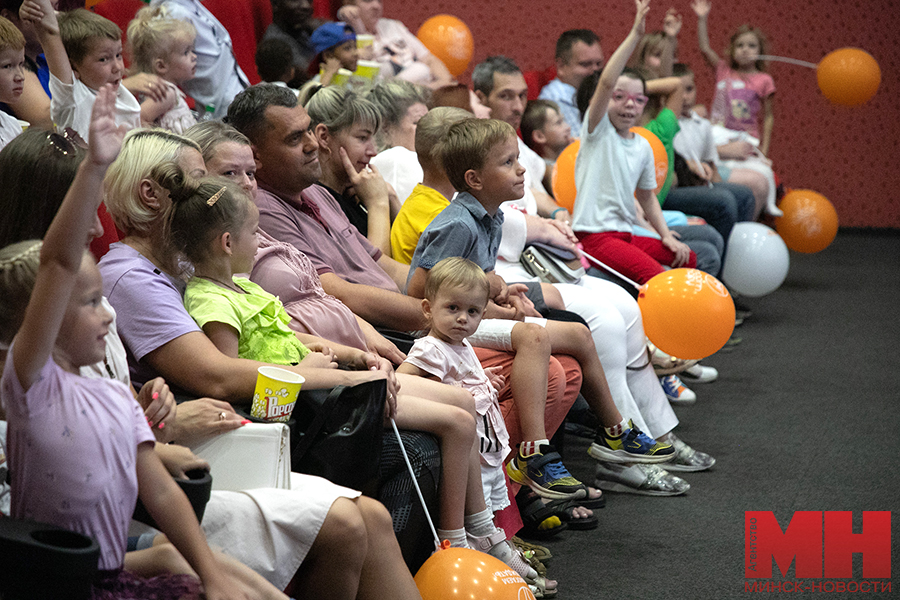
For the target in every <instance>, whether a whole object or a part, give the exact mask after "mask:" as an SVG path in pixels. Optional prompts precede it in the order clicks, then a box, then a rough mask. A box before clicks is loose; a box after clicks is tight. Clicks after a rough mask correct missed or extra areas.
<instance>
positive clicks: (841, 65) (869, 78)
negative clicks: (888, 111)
mask: <svg viewBox="0 0 900 600" xmlns="http://www.w3.org/2000/svg"><path fill="white" fill-rule="evenodd" d="M816 79H817V80H818V82H819V89H820V90H822V93H823V94H824V95H825V97H826V98H828V99H829V100H831V101H832V102H833V103H835V104H840V105H842V106H859V105H860V104H863V103H865V102H868V101H869V99H870V98H871V97H872V96H874V95H875V92H877V91H878V86H879V85H881V68H879V66H878V62H877V61H876V60H875V59H874V58H873V57H872V55H871V54H869V53H868V52H866V51H865V50H860V49H859V48H841V49H840V50H835V51H834V52H830V53H829V54H827V55H825V58H823V59H822V60H820V61H819V65H818V67H816Z"/></svg>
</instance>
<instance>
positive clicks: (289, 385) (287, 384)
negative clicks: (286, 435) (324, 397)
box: [250, 367, 305, 423]
mask: <svg viewBox="0 0 900 600" xmlns="http://www.w3.org/2000/svg"><path fill="white" fill-rule="evenodd" d="M258 371H259V375H257V377H256V391H255V392H253V404H252V405H251V406H250V414H251V415H252V416H254V417H256V418H257V419H263V420H266V421H273V422H279V423H284V422H287V421H288V420H289V419H290V418H291V413H292V412H293V410H294V403H295V402H297V394H299V393H300V386H301V385H303V382H304V381H305V379H303V377H302V376H301V375H297V374H296V373H294V372H293V371H288V370H287V369H279V368H278V367H260V368H259V369H258Z"/></svg>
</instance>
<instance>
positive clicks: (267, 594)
mask: <svg viewBox="0 0 900 600" xmlns="http://www.w3.org/2000/svg"><path fill="white" fill-rule="evenodd" d="M213 556H215V557H216V560H217V561H218V562H219V565H221V566H222V568H223V569H228V571H229V572H230V573H231V574H232V575H234V576H235V577H236V578H237V579H238V580H240V582H241V583H243V584H244V585H245V586H246V587H247V588H248V589H250V590H252V591H253V597H254V598H268V599H270V600H287V596H286V595H284V594H282V593H281V592H280V591H279V590H278V589H277V588H275V586H273V585H272V584H271V583H269V582H268V581H267V580H266V578H265V577H263V576H262V575H260V574H259V573H257V572H256V571H254V570H253V569H251V568H250V567H248V566H247V565H245V564H244V563H242V562H241V561H239V560H237V559H235V558H232V557H230V556H228V555H227V554H224V553H222V552H219V551H213Z"/></svg>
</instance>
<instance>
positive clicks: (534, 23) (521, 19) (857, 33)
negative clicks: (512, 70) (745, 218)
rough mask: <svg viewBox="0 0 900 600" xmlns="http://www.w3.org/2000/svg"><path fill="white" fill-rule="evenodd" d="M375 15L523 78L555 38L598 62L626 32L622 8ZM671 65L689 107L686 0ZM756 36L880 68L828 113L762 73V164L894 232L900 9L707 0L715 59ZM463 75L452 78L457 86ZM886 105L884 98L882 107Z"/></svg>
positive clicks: (850, 217) (397, 10)
mask: <svg viewBox="0 0 900 600" xmlns="http://www.w3.org/2000/svg"><path fill="white" fill-rule="evenodd" d="M385 4H386V6H385V16H387V17H391V18H395V19H400V20H401V21H403V22H404V23H405V24H406V26H407V27H409V28H410V30H412V31H413V32H414V33H415V31H416V30H417V29H418V27H419V26H420V25H421V24H422V22H424V21H425V19H427V18H428V17H430V16H432V15H435V14H441V13H446V14H452V15H455V16H457V17H459V18H461V19H462V20H463V21H465V23H466V24H467V25H468V26H469V28H470V29H471V30H472V34H473V36H474V38H475V56H474V59H473V63H472V65H474V64H477V62H478V61H480V60H482V59H484V57H486V56H488V55H489V54H501V53H502V54H508V55H510V56H512V57H513V58H515V59H516V60H517V61H518V62H519V65H520V66H521V67H522V68H523V69H543V68H545V67H547V66H549V65H550V64H551V63H552V61H553V52H554V47H555V43H556V38H557V36H558V35H559V33H560V32H562V31H564V30H565V29H571V28H576V27H583V28H590V29H593V30H594V31H596V32H597V33H599V34H600V36H601V37H602V39H603V42H602V45H603V51H604V53H605V54H606V55H607V56H609V54H610V53H611V52H612V51H613V50H614V49H615V47H616V45H618V43H619V42H620V41H621V40H622V39H623V38H624V36H625V35H626V34H627V32H628V30H629V28H630V26H631V23H632V21H633V15H634V12H633V7H634V5H633V3H631V2H628V1H617V2H612V1H611V0H591V1H589V0H568V1H565V2H559V3H557V2H552V1H551V2H538V1H537V0H526V1H516V0H452V1H451V0H432V1H430V2H421V1H419V0H385ZM670 5H671V4H669V3H664V2H659V3H657V4H655V5H654V6H653V7H652V8H651V12H650V21H649V22H648V29H656V28H658V27H659V26H660V25H661V23H662V18H663V15H664V14H665V11H666V9H667V8H668V7H669V6H670ZM675 6H676V8H678V10H680V11H681V12H682V14H683V15H684V28H683V30H682V34H681V48H680V53H679V54H680V56H679V58H680V59H681V60H682V61H684V62H688V63H689V64H691V65H692V66H693V68H694V69H695V70H696V71H697V74H698V80H697V83H698V89H699V99H700V100H701V101H705V102H707V103H708V102H709V101H710V100H711V98H712V85H713V77H712V73H711V72H710V71H709V70H708V69H707V68H706V63H705V62H703V60H702V58H701V57H700V54H699V52H698V50H697V43H696V35H697V30H696V18H695V17H694V14H693V12H692V11H691V9H690V4H689V2H688V1H687V0H679V2H678V3H676V4H675ZM745 22H746V23H751V24H753V25H755V26H757V27H760V28H762V29H763V30H764V31H765V32H766V34H767V35H768V37H769V41H770V45H771V50H770V52H771V53H772V54H774V55H778V56H787V57H791V58H797V59H801V60H806V61H809V62H818V61H819V60H820V59H821V58H822V57H823V56H824V55H825V54H827V53H828V52H830V51H832V50H835V49H837V48H842V47H846V46H856V47H860V48H863V49H864V50H866V51H867V52H869V53H870V54H872V55H873V56H874V57H875V59H876V60H877V61H878V63H879V65H880V66H881V74H882V82H881V88H880V89H879V91H878V94H877V95H876V96H875V98H873V99H872V100H871V101H869V103H868V104H866V105H864V106H862V107H859V108H842V107H836V106H832V105H831V104H829V102H828V101H827V100H826V99H825V98H824V97H823V96H822V94H821V93H820V92H819V89H818V87H817V85H816V75H815V71H813V70H812V69H808V68H804V67H795V66H792V65H787V64H783V63H773V64H772V65H771V68H770V72H771V73H772V76H773V77H774V78H775V85H776V86H777V88H778V93H777V94H776V108H775V111H776V112H775V116H776V121H775V131H774V134H773V141H772V147H771V152H770V154H771V157H772V158H773V160H774V161H775V167H776V169H777V171H778V172H779V174H780V175H781V177H782V179H783V181H784V183H785V184H786V185H787V186H789V187H794V188H809V189H813V190H816V191H818V192H819V193H821V194H824V195H825V196H826V197H827V198H828V199H829V200H831V202H832V203H833V204H834V205H835V208H836V209H837V211H838V215H839V217H840V223H841V225H842V226H850V227H893V228H900V196H898V195H895V194H900V176H898V174H897V171H896V170H894V167H895V165H896V164H897V162H898V161H897V156H898V153H900V102H898V101H897V100H896V99H897V97H898V94H900V86H898V81H897V72H898V67H900V50H898V39H900V38H898V31H900V1H894V0H840V1H839V0H791V1H790V2H784V1H781V0H760V1H758V2H755V3H751V2H738V1H737V0H716V1H715V2H714V4H713V12H712V14H711V16H710V39H711V42H712V45H713V47H714V48H716V50H717V51H718V52H719V53H720V54H721V53H722V50H723V49H724V46H725V44H726V42H727V38H728V36H729V35H730V33H731V31H732V30H733V29H734V28H736V27H737V26H738V25H740V24H742V23H745ZM470 73H471V66H470V69H469V71H468V72H467V73H465V74H464V75H463V78H464V79H468V77H469V75H470ZM892 99H894V100H892Z"/></svg>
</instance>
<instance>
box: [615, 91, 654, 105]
mask: <svg viewBox="0 0 900 600" xmlns="http://www.w3.org/2000/svg"><path fill="white" fill-rule="evenodd" d="M612 99H613V102H617V103H621V104H626V103H627V102H628V101H629V100H633V101H634V105H635V106H637V107H638V108H643V107H644V106H646V105H647V102H648V101H649V100H650V98H648V97H647V96H645V95H643V94H626V93H625V92H623V91H621V90H616V91H614V92H613V95H612Z"/></svg>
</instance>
